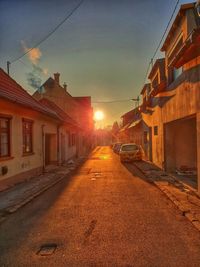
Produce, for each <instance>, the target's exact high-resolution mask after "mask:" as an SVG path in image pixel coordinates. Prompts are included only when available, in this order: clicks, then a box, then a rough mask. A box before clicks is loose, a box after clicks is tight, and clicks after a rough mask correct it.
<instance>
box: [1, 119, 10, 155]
mask: <svg viewBox="0 0 200 267" xmlns="http://www.w3.org/2000/svg"><path fill="white" fill-rule="evenodd" d="M9 156H10V119H9V118H6V117H5V118H4V117H0V158H2V157H9Z"/></svg>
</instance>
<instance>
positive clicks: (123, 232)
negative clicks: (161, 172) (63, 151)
mask: <svg viewBox="0 0 200 267" xmlns="http://www.w3.org/2000/svg"><path fill="white" fill-rule="evenodd" d="M43 245H49V247H48V248H45V249H44V248H43V249H42V250H41V251H40V248H41V246H43ZM54 249H55V250H54ZM39 251H40V252H39ZM42 254H45V255H42ZM47 254H49V255H47ZM0 266H12V267H13V266H20V267H21V266H26V267H28V266H39V267H42V266H48V267H50V266H58V267H61V266H70V267H73V266H81V267H82V266H126V267H128V266H129V267H130V266H147V267H151V266H152V267H157V266H160V267H165V266H166V267H171V266H178V267H184V266H188V267H192V266H200V233H199V232H198V231H197V230H196V229H195V228H194V227H193V226H192V224H191V223H190V222H189V221H188V220H187V219H186V218H185V217H184V216H182V215H181V213H180V212H179V211H178V210H177V209H176V208H175V206H174V205H173V204H172V203H171V202H170V200H168V199H167V198H166V197H165V195H163V194H162V192H160V191H159V189H157V188H156V187H155V186H154V185H152V184H150V183H148V181H146V180H145V178H144V177H143V176H142V175H141V173H139V172H138V171H137V169H135V168H134V166H133V165H132V164H124V165H122V164H121V163H120V161H119V158H118V156H117V155H115V154H113V153H112V151H111V150H110V148H108V147H101V148H97V150H96V152H93V153H92V154H91V156H90V157H89V158H88V160H87V161H86V162H85V163H84V164H83V165H82V166H81V168H80V169H79V170H78V171H77V173H76V174H75V175H74V176H72V177H71V178H68V179H65V180H63V181H62V182H60V183H59V184H57V185H56V186H54V187H53V188H51V189H50V190H48V191H46V192H45V193H44V194H43V195H41V196H39V197H38V198H36V199H35V200H33V201H32V202H31V203H29V204H28V205H26V206H25V207H23V208H21V209H20V210H18V211H17V212H16V213H14V214H12V215H10V216H9V217H8V219H7V220H6V221H5V222H4V223H3V224H2V225H0Z"/></svg>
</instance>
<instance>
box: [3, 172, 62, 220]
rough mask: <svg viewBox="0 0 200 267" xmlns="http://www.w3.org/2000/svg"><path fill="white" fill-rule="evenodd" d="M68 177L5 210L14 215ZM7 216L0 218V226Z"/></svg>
mask: <svg viewBox="0 0 200 267" xmlns="http://www.w3.org/2000/svg"><path fill="white" fill-rule="evenodd" d="M66 177H67V175H64V176H62V177H61V178H59V179H58V180H56V181H54V182H53V183H51V184H48V185H47V186H44V187H43V188H42V189H40V190H39V191H37V192H36V193H34V194H32V195H31V196H29V197H28V198H26V199H25V200H23V201H21V202H20V203H19V204H16V205H15V206H12V207H11V208H7V209H5V211H6V212H7V214H12V213H14V212H15V211H17V210H18V209H19V208H21V207H23V206H25V205H26V204H28V203H29V202H31V201H32V200H33V199H34V198H36V197H37V196H39V195H41V194H42V193H43V192H45V191H47V190H48V189H49V188H51V187H53V186H54V185H56V184H57V183H59V182H60V181H61V180H63V179H64V178H66ZM6 218H7V216H5V217H4V216H2V217H0V224H1V223H2V222H4V221H5V220H6Z"/></svg>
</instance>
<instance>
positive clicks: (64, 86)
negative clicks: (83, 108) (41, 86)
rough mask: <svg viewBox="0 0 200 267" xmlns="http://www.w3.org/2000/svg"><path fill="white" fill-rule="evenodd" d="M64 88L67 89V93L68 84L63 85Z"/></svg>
mask: <svg viewBox="0 0 200 267" xmlns="http://www.w3.org/2000/svg"><path fill="white" fill-rule="evenodd" d="M63 88H64V89H65V91H67V84H66V83H64V84H63Z"/></svg>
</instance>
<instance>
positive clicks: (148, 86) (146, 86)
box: [140, 83, 151, 95]
mask: <svg viewBox="0 0 200 267" xmlns="http://www.w3.org/2000/svg"><path fill="white" fill-rule="evenodd" d="M150 87H151V84H150V83H145V85H144V86H143V88H142V91H141V93H140V94H141V95H143V94H144V92H145V91H146V90H147V88H149V89H150Z"/></svg>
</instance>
